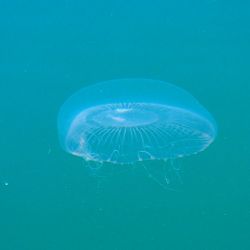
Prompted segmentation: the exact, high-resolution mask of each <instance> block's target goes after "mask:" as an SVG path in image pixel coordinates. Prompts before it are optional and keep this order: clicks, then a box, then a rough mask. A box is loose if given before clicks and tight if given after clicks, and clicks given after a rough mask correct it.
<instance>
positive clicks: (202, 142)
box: [66, 103, 211, 164]
mask: <svg viewBox="0 0 250 250" xmlns="http://www.w3.org/2000/svg"><path fill="white" fill-rule="evenodd" d="M200 124H202V127H201V126H200ZM208 129H209V124H207V123H206V121H204V120H203V118H202V117H200V116H198V115H196V114H194V113H191V112H189V111H187V110H184V109H180V108H176V107H171V106H166V105H160V104H154V103H115V104H106V105H99V106H95V107H91V108H89V109H86V110H84V111H82V112H81V113H80V114H79V115H78V116H77V117H76V118H75V119H74V121H73V122H72V124H71V127H70V129H69V132H68V134H67V139H66V141H67V151H68V152H70V153H71V154H73V155H77V156H81V157H83V158H84V159H86V160H92V161H97V162H113V163H119V164H124V163H133V162H137V161H143V160H155V159H163V160H167V159H174V158H180V157H183V156H186V155H190V154H194V153H198V152H200V151H202V150H204V149H205V148H206V147H207V146H208V145H209V144H210V143H211V136H210V135H209V134H207V132H206V131H207V130H208Z"/></svg>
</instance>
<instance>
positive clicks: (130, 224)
mask: <svg viewBox="0 0 250 250" xmlns="http://www.w3.org/2000/svg"><path fill="white" fill-rule="evenodd" d="M249 9H250V3H248V2H247V1H238V2H234V1H225V0H222V1H213V0H209V1H208V0H207V1H192V2H190V1H183V0H182V1H174V2H167V1H158V0H156V1H152V2H151V1H146V2H145V1H100V0H99V1H98V0H93V1H66V0H65V1H61V2H56V1H53V2H51V1H50V2H49V1H41V2H36V1H17V0H14V1H11V2H10V1H6V0H2V1H1V2H0V34H1V37H0V38H1V39H0V66H1V67H0V95H1V98H0V111H1V118H0V126H1V139H0V148H1V157H0V249H1V250H50V249H53V250H57V249H60V250H62V249H63V250H64V249H65V250H78V249H87V250H92V249H93V250H99V249H105V250H106V249H107V250H113V249H114V250H123V249H126V250H127V249H156V250H161V249H164V250H165V249H171V250H174V249H184V250H186V249H192V250H193V249H197V250H198V249H199V250H201V249H202V250H203V249H205V250H210V249H211V250H214V249H215V250H216V249H240V250H247V249H249V248H250V239H249V235H250V192H249V191H250V164H249V163H250V160H249V153H250V145H249V144H250V143H249V141H250V133H249V128H250V114H249V105H250V101H249V100H250V94H249V93H250V92H249V91H250V85H249V77H250V73H249V66H250V63H249V56H250V48H249V43H250V26H249V23H250V16H249ZM130 77H135V78H152V79H160V80H164V81H167V82H172V83H174V84H176V85H177V86H180V87H182V88H184V89H186V90H187V91H188V92H190V93H192V94H193V95H194V96H195V97H196V98H197V99H198V100H199V101H200V102H201V103H202V104H203V105H204V106H205V107H206V108H207V109H208V110H209V111H210V112H211V114H212V115H213V116H214V117H215V119H216V121H217V123H218V137H217V139H216V140H215V142H214V143H213V144H212V145H211V146H210V147H209V148H208V149H207V150H206V151H204V152H202V153H200V154H198V155H196V156H192V157H187V158H184V159H181V160H180V161H177V162H174V164H176V165H178V167H180V169H181V173H180V175H181V181H179V180H176V182H178V191H172V190H166V189H164V188H162V187H161V186H160V185H157V183H156V182H155V181H153V180H152V179H150V178H148V177H147V176H146V174H145V173H144V172H143V171H141V170H140V169H138V168H137V169H136V168H135V169H125V170H124V171H120V172H119V173H117V171H115V170H114V172H115V174H113V175H110V176H108V177H105V178H100V176H99V177H98V176H93V175H92V173H91V171H89V170H88V168H87V167H86V163H84V162H83V161H82V160H81V159H80V158H77V157H74V156H71V155H70V154H67V153H65V152H64V151H63V150H62V149H61V147H60V145H59V142H58V138H57V127H56V119H57V115H58V111H59V109H60V107H61V105H62V103H63V102H64V101H65V100H66V99H67V98H68V97H69V96H70V95H71V94H73V93H74V92H75V91H77V90H78V89H80V88H82V87H84V86H86V85H89V84H91V83H94V82H99V81H103V80H110V79H116V78H130ZM153 164H155V167H156V168H157V167H158V165H159V163H158V162H155V163H153ZM152 167H153V166H151V168H152ZM180 182H181V183H180Z"/></svg>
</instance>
